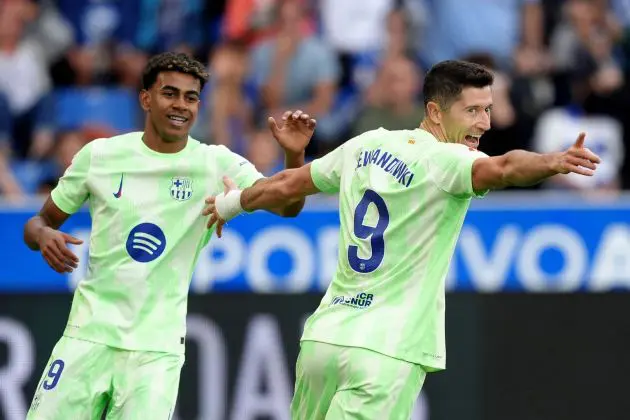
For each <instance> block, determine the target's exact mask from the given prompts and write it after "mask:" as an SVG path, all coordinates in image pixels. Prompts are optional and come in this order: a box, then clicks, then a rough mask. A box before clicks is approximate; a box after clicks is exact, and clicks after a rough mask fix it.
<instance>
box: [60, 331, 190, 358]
mask: <svg viewBox="0 0 630 420" xmlns="http://www.w3.org/2000/svg"><path fill="white" fill-rule="evenodd" d="M62 335H63V336H64V337H68V338H72V339H75V340H82V341H87V342H90V343H94V344H100V345H103V346H107V347H111V348H114V349H118V350H125V351H137V352H147V353H167V354H178V355H181V354H185V352H186V351H185V350H186V349H185V348H184V349H182V350H181V351H173V350H165V349H163V348H144V347H136V346H125V345H121V344H120V343H116V344H112V342H111V341H108V340H99V339H94V338H92V337H90V338H86V337H83V336H80V335H76V334H73V333H71V332H69V331H68V328H67V327H66V329H65V330H64V332H63V334H62ZM182 347H184V345H183V344H182Z"/></svg>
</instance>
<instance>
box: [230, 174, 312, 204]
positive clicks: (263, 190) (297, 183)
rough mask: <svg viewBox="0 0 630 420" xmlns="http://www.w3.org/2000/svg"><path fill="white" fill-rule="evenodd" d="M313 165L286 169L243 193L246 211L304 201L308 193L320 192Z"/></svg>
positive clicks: (242, 199)
mask: <svg viewBox="0 0 630 420" xmlns="http://www.w3.org/2000/svg"><path fill="white" fill-rule="evenodd" d="M310 168H311V165H310V164H308V165H305V166H302V167H301V168H297V169H285V170H284V171H281V172H278V173H277V174H275V175H274V176H272V177H270V178H267V179H264V180H261V181H260V182H258V183H256V185H253V186H252V187H250V188H246V189H244V190H243V192H242V193H241V207H242V208H243V210H244V211H247V212H251V211H254V210H268V209H270V208H274V207H278V206H281V205H283V204H284V205H285V206H288V205H290V204H292V203H296V202H301V203H304V198H305V197H306V196H307V195H311V194H315V193H318V192H319V190H318V189H317V187H315V184H313V179H312V178H311V172H310Z"/></svg>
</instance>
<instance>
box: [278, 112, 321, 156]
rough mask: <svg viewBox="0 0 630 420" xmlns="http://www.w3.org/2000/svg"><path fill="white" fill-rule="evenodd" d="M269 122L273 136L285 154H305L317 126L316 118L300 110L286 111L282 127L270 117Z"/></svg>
mask: <svg viewBox="0 0 630 420" xmlns="http://www.w3.org/2000/svg"><path fill="white" fill-rule="evenodd" d="M267 122H268V124H269V129H270V130H271V134H273V136H274V137H275V139H276V140H277V141H278V144H280V146H281V147H282V148H283V149H284V151H285V153H292V154H299V153H302V152H304V150H305V149H306V146H307V145H308V142H309V141H310V140H311V137H313V133H314V132H315V127H316V126H317V121H316V120H315V119H314V118H311V116H310V115H308V114H306V113H304V112H302V111H300V110H297V111H286V112H285V113H284V114H283V115H282V123H281V125H280V126H278V124H277V123H276V120H275V118H273V117H269V119H268V121H267Z"/></svg>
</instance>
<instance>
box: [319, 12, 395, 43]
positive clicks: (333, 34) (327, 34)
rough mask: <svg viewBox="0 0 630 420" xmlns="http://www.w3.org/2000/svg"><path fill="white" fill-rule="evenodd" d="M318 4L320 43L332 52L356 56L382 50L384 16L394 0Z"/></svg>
mask: <svg viewBox="0 0 630 420" xmlns="http://www.w3.org/2000/svg"><path fill="white" fill-rule="evenodd" d="M320 3H321V4H320V9H321V18H322V32H323V36H324V40H326V42H328V43H329V44H330V45H331V46H332V47H333V48H334V49H335V50H336V51H339V52H342V53H349V54H356V53H361V52H363V51H370V50H374V49H379V48H380V47H382V45H383V40H384V39H385V20H386V16H387V13H389V11H390V10H392V9H393V8H394V6H395V2H394V0H363V1H338V0H322V1H321V2H320Z"/></svg>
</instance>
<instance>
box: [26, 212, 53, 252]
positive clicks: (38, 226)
mask: <svg viewBox="0 0 630 420" xmlns="http://www.w3.org/2000/svg"><path fill="white" fill-rule="evenodd" d="M47 227H50V225H49V224H48V223H47V222H46V220H45V219H44V218H43V217H41V216H39V215H37V216H34V217H31V218H30V219H29V221H28V222H27V223H26V225H25V226H24V242H25V243H26V245H27V246H28V247H29V248H30V249H32V250H33V251H38V250H39V237H40V235H41V232H42V230H44V229H45V228H47Z"/></svg>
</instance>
